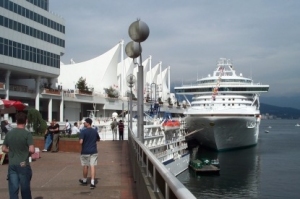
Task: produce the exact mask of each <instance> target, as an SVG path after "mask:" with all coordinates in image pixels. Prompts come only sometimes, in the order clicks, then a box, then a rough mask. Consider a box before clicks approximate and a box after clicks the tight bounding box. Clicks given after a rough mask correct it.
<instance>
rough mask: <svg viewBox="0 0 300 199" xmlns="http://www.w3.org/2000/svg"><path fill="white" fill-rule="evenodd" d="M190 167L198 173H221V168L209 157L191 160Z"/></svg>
mask: <svg viewBox="0 0 300 199" xmlns="http://www.w3.org/2000/svg"><path fill="white" fill-rule="evenodd" d="M189 167H190V168H192V169H193V170H194V171H195V172H197V173H215V174H219V172H220V169H219V168H218V167H216V166H214V165H213V164H212V163H211V161H210V160H208V159H201V160H199V159H195V160H190V162H189Z"/></svg>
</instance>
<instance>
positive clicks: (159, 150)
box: [143, 117, 190, 176]
mask: <svg viewBox="0 0 300 199" xmlns="http://www.w3.org/2000/svg"><path fill="white" fill-rule="evenodd" d="M185 136H186V131H185V122H184V119H181V118H179V119H171V118H170V117H169V118H165V119H164V120H163V121H162V122H161V121H160V119H158V118H156V119H155V118H152V119H151V120H148V121H147V122H146V125H144V142H143V144H144V145H145V146H146V147H147V148H148V149H149V150H150V151H151V152H152V153H153V154H154V155H155V157H156V158H157V159H158V160H159V161H160V162H161V163H162V164H163V165H164V166H165V167H166V168H167V169H168V170H169V171H170V172H171V173H172V174H173V175H174V176H177V175H179V174H180V173H182V172H183V171H185V170H186V169H187V168H188V164H189V161H190V153H189V151H188V145H187V142H186V140H185Z"/></svg>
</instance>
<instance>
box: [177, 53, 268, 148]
mask: <svg viewBox="0 0 300 199" xmlns="http://www.w3.org/2000/svg"><path fill="white" fill-rule="evenodd" d="M268 90H269V85H264V84H260V83H254V82H253V80H252V79H250V78H245V77H243V75H242V74H239V75H237V74H236V71H235V69H234V67H233V65H232V63H231V61H230V60H229V59H226V58H221V59H220V60H219V61H218V64H217V68H216V70H215V71H214V72H213V75H212V76H210V75H209V76H208V77H205V78H202V79H199V80H197V85H194V86H191V85H189V86H181V87H175V93H176V94H177V95H184V96H185V97H186V95H193V98H192V100H191V102H189V101H188V100H187V101H188V103H189V104H190V107H189V108H188V109H187V110H186V111H185V113H184V114H185V115H186V128H187V131H188V133H189V138H190V139H196V140H197V141H198V142H199V144H200V145H203V146H205V147H209V148H212V149H214V150H217V151H224V150H231V149H238V148H244V147H249V146H254V145H256V144H257V141H258V135H259V125H260V110H259V108H260V102H259V95H260V94H261V93H266V92H268ZM186 99H187V98H186Z"/></svg>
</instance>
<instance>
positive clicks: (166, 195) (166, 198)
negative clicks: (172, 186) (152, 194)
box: [165, 182, 170, 199]
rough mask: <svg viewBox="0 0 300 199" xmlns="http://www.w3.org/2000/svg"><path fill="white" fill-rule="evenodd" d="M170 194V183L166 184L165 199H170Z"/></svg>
mask: <svg viewBox="0 0 300 199" xmlns="http://www.w3.org/2000/svg"><path fill="white" fill-rule="evenodd" d="M169 195H170V193H169V186H168V183H167V182H165V199H169V198H170V196H169Z"/></svg>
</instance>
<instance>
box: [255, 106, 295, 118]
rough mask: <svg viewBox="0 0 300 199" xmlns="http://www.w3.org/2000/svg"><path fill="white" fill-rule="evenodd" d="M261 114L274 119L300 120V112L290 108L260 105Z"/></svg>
mask: <svg viewBox="0 0 300 199" xmlns="http://www.w3.org/2000/svg"><path fill="white" fill-rule="evenodd" d="M260 113H261V114H262V115H270V116H273V118H274V119H276V118H281V119H300V110H299V109H296V108H290V107H279V106H274V105H269V104H264V103H260Z"/></svg>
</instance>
